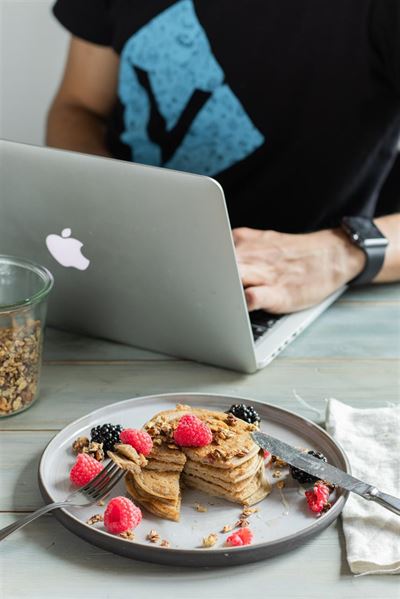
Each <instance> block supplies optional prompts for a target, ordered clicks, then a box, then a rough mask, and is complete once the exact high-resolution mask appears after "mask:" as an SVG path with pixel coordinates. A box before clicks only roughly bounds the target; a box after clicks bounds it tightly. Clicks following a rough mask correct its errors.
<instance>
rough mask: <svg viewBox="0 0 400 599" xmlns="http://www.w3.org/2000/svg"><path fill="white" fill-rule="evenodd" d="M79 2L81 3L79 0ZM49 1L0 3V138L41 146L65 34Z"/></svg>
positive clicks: (62, 61)
mask: <svg viewBox="0 0 400 599" xmlns="http://www.w3.org/2000/svg"><path fill="white" fill-rule="evenodd" d="M82 2H85V0H82ZM52 5H53V0H0V137H2V138H5V139H11V140H14V141H20V142H26V143H32V144H37V145H42V144H43V141H44V127H45V119H46V112H47V109H48V106H49V104H50V102H51V99H52V97H53V95H54V92H55V90H56V88H57V86H58V84H59V81H60V77H61V74H62V70H63V66H64V59H65V54H66V49H67V43H68V34H67V33H66V32H65V31H64V30H63V29H62V27H61V26H60V25H59V24H58V22H57V21H56V20H55V18H54V17H53V16H52V13H51V6H52Z"/></svg>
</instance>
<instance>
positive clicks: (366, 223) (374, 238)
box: [341, 216, 388, 285]
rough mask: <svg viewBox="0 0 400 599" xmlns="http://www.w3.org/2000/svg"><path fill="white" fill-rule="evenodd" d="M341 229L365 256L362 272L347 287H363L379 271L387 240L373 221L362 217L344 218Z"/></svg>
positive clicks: (383, 258)
mask: <svg viewBox="0 0 400 599" xmlns="http://www.w3.org/2000/svg"><path fill="white" fill-rule="evenodd" d="M341 227H342V229H343V231H344V232H345V233H346V235H347V236H348V238H349V240H350V241H351V242H352V243H353V244H354V245H356V246H357V247H358V248H360V250H362V251H363V252H364V254H365V256H366V262H365V267H364V270H363V271H362V272H361V273H360V274H359V275H357V276H356V277H355V278H354V279H352V280H351V281H350V283H349V285H364V284H365V283H369V282H370V281H372V280H373V279H374V278H375V277H376V275H377V274H378V273H379V271H380V270H381V268H382V266H383V263H384V260H385V252H386V248H387V246H388V240H387V239H386V237H385V236H384V235H383V234H382V232H381V231H380V230H379V229H378V227H377V226H376V225H375V223H374V222H373V220H371V219H369V218H367V217H364V216H344V217H343V218H342V221H341Z"/></svg>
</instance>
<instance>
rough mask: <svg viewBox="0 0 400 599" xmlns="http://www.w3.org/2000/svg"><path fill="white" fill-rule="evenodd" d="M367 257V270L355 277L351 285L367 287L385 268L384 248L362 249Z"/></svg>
mask: <svg viewBox="0 0 400 599" xmlns="http://www.w3.org/2000/svg"><path fill="white" fill-rule="evenodd" d="M361 249H362V250H363V252H364V253H365V255H366V257H367V261H366V264H365V268H364V270H363V271H362V272H360V274H359V275H357V276H356V277H354V279H352V280H351V281H350V283H349V285H365V284H366V283H370V282H371V281H372V280H373V279H374V278H375V277H376V275H377V274H378V272H379V271H380V270H381V268H382V266H383V262H384V260H385V248H382V247H370V248H368V250H367V249H366V248H363V247H362V248H361Z"/></svg>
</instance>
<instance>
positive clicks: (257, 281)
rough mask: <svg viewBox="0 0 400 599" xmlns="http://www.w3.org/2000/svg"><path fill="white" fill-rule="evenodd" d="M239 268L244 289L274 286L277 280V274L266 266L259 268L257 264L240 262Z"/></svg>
mask: <svg viewBox="0 0 400 599" xmlns="http://www.w3.org/2000/svg"><path fill="white" fill-rule="evenodd" d="M238 268H239V275H240V280H241V281H242V285H243V287H252V286H253V285H255V286H257V285H265V284H273V283H274V282H275V280H276V273H274V272H273V271H272V269H268V268H266V267H265V266H264V265H263V266H258V265H256V264H246V263H243V262H239V263H238Z"/></svg>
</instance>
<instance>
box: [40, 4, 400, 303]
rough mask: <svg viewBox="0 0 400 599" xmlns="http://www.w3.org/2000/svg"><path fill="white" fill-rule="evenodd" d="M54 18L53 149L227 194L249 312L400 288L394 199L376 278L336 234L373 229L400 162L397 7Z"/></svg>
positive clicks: (160, 8) (228, 7)
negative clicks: (58, 33) (362, 283)
mask: <svg viewBox="0 0 400 599" xmlns="http://www.w3.org/2000/svg"><path fill="white" fill-rule="evenodd" d="M54 13H55V16H56V17H57V18H58V19H59V21H60V22H61V23H62V24H63V25H64V26H65V27H66V28H67V29H68V30H69V31H70V32H71V34H72V37H71V43H70V48H69V54H68V59H67V63H66V67H65V72H64V77H63V80H62V83H61V85H60V89H59V91H58V93H57V95H56V97H55V99H54V102H53V105H52V107H51V109H50V112H49V118H48V130H47V143H48V144H49V145H52V146H57V147H61V148H67V149H71V150H77V151H81V152H88V153H92V154H98V155H102V156H113V157H116V158H121V159H124V160H134V161H136V162H142V163H147V164H154V165H158V166H165V167H167V168H175V169H178V170H187V171H191V172H198V173H202V174H206V175H210V176H213V177H215V178H216V179H217V180H219V181H220V182H221V184H222V186H223V187H224V190H225V194H226V198H227V205H228V211H229V215H230V219H231V224H232V227H233V229H234V230H233V235H234V240H235V245H236V251H237V259H238V263H239V269H240V273H241V277H242V281H243V285H244V287H245V292H246V298H247V303H248V307H249V310H254V309H261V308H262V309H265V310H268V311H271V312H277V313H284V312H290V311H295V310H299V309H302V308H305V307H308V306H310V305H313V304H314V303H317V302H319V301H321V300H322V299H323V298H325V297H326V296H327V295H329V294H330V293H331V292H333V291H334V290H335V289H337V288H339V287H340V286H342V285H343V284H345V283H347V282H350V281H352V280H354V279H356V278H357V277H359V276H360V273H361V274H362V273H364V275H363V276H364V280H365V279H367V280H369V279H371V280H373V281H374V282H386V281H394V280H398V279H400V214H398V213H397V214H396V212H398V211H399V207H400V189H399V190H397V191H398V193H397V195H394V197H393V198H391V199H390V200H389V208H387V207H386V212H389V214H388V215H386V216H383V217H380V218H377V219H376V220H375V224H376V225H377V226H378V228H379V229H380V231H381V232H382V233H383V235H384V236H385V237H387V239H388V241H389V246H388V248H387V249H386V253H385V256H384V262H383V266H381V265H380V266H379V268H380V269H375V271H374V270H373V269H372V271H371V265H369V264H368V260H369V259H368V257H366V255H365V253H364V252H363V250H362V249H360V247H358V246H357V245H356V244H355V243H352V241H351V239H350V237H349V236H348V235H347V234H346V233H345V232H344V230H343V229H342V228H341V227H340V223H341V218H342V217H344V216H354V215H363V216H365V217H369V218H370V219H372V218H373V217H374V216H375V214H376V213H377V212H376V211H377V204H378V201H379V195H380V191H381V188H382V186H383V185H384V182H385V179H386V178H387V177H388V174H389V172H390V169H391V167H392V165H393V163H394V161H395V155H396V147H397V144H398V141H399V138H400V2H399V1H398V0H352V1H351V2H349V0H336V2H321V1H320V0H302V1H299V0H280V1H279V2H277V1H276V0H237V1H235V2H232V1H231V0H218V1H215V2H210V1H209V0H178V1H171V0H152V1H151V2H148V1H145V0H136V1H135V2H133V1H132V0H85V1H84V2H82V0H58V1H57V2H56V4H55V7H54ZM160 191H161V190H160ZM386 204H387V200H386ZM367 272H371V273H372V274H371V276H370V277H369V278H368V277H367V275H366V274H365V273H367Z"/></svg>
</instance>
